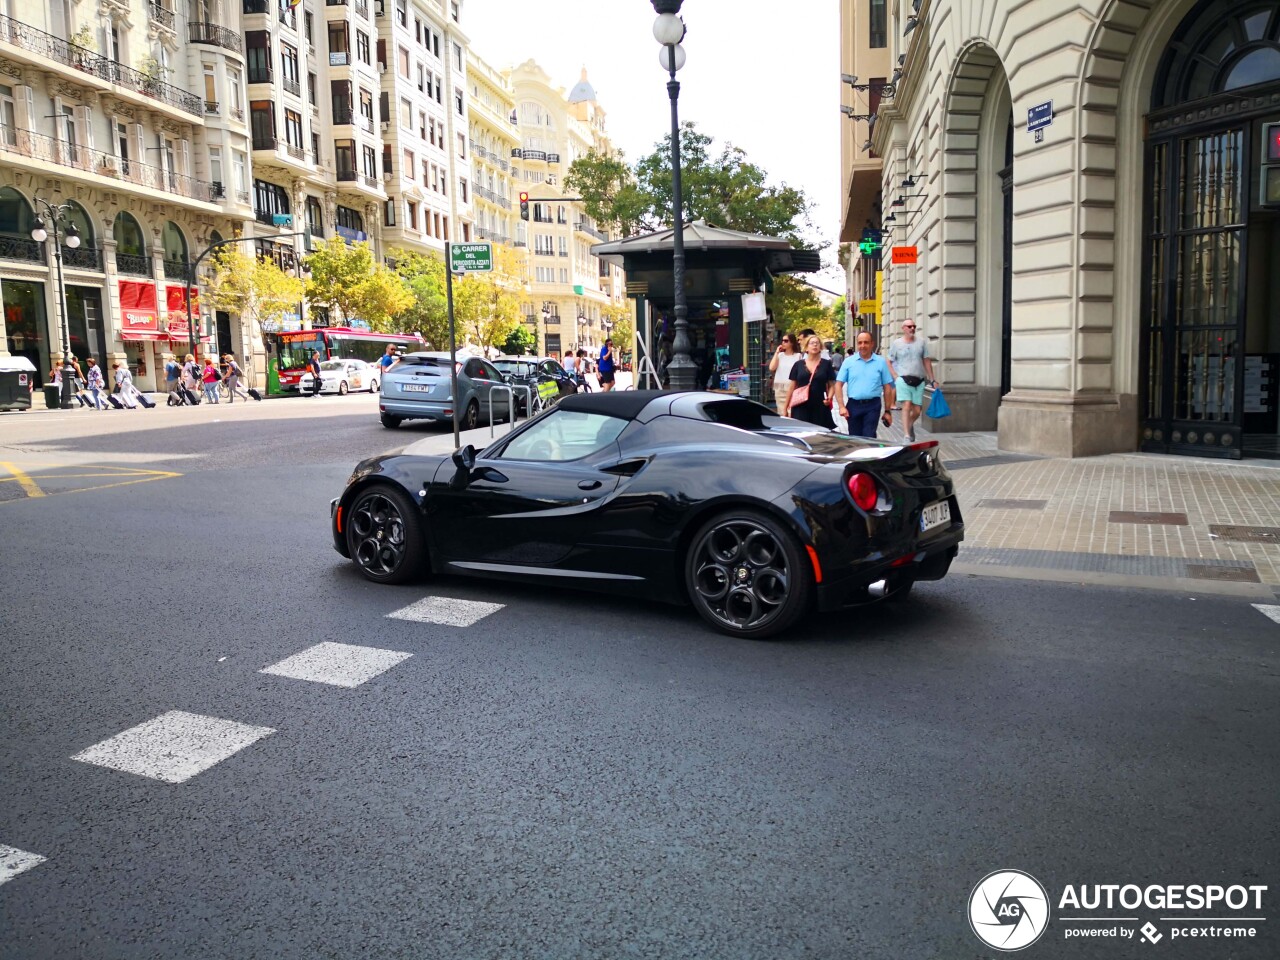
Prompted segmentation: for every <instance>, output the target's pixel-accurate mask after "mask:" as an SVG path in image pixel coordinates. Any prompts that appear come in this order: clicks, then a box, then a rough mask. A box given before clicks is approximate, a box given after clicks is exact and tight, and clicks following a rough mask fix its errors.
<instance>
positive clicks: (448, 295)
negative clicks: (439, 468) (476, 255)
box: [444, 241, 462, 450]
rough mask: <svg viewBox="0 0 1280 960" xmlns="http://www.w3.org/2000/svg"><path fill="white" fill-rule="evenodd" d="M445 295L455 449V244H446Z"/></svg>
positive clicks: (456, 445)
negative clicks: (447, 309)
mask: <svg viewBox="0 0 1280 960" xmlns="http://www.w3.org/2000/svg"><path fill="white" fill-rule="evenodd" d="M444 295H445V302H446V304H447V305H448V308H449V391H450V393H451V394H452V395H453V449H454V450H461V449H462V433H461V431H460V430H459V429H458V331H457V328H456V327H455V326H454V322H453V244H452V243H449V242H448V241H445V245H444Z"/></svg>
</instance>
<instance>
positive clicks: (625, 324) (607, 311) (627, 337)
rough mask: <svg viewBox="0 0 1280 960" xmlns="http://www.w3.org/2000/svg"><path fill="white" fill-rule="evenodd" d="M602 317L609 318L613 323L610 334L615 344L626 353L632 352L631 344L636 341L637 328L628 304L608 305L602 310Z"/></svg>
mask: <svg viewBox="0 0 1280 960" xmlns="http://www.w3.org/2000/svg"><path fill="white" fill-rule="evenodd" d="M600 317H601V319H603V320H608V321H609V322H610V323H612V324H613V327H612V329H611V330H610V332H609V336H610V337H612V338H613V342H614V345H615V346H616V347H617V348H618V349H619V350H622V351H624V352H626V353H630V352H631V345H632V344H633V343H634V342H635V338H636V328H635V324H634V323H633V322H632V319H631V311H630V310H629V309H628V308H627V305H626V304H623V305H622V306H618V307H615V306H608V307H605V308H604V309H603V310H601V311H600Z"/></svg>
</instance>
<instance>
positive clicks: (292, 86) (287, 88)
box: [280, 77, 302, 97]
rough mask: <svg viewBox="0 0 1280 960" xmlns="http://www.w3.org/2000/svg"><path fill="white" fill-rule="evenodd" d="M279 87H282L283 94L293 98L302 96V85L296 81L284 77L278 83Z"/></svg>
mask: <svg viewBox="0 0 1280 960" xmlns="http://www.w3.org/2000/svg"><path fill="white" fill-rule="evenodd" d="M280 85H281V86H282V87H284V92H285V93H292V94H293V95H294V96H295V97H300V96H302V85H301V84H300V83H298V81H297V80H290V79H289V78H288V77H285V78H284V79H283V80H281V81H280Z"/></svg>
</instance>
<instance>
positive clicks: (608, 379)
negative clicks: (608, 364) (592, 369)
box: [600, 370, 613, 383]
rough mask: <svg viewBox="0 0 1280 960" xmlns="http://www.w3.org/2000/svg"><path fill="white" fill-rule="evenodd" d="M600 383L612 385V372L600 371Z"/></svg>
mask: <svg viewBox="0 0 1280 960" xmlns="http://www.w3.org/2000/svg"><path fill="white" fill-rule="evenodd" d="M600 382H601V383H613V371H612V370H601V371H600Z"/></svg>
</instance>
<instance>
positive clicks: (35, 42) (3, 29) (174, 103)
mask: <svg viewBox="0 0 1280 960" xmlns="http://www.w3.org/2000/svg"><path fill="white" fill-rule="evenodd" d="M0 41H3V42H6V43H10V44H12V45H13V46H15V47H21V48H22V49H23V50H25V51H27V52H28V53H35V54H38V55H40V56H42V57H48V58H49V59H50V60H56V61H57V62H58V63H62V64H65V65H66V66H68V67H74V68H75V69H77V70H80V71H82V72H83V73H87V74H89V75H90V76H94V77H97V78H98V79H100V80H105V81H106V82H108V83H112V84H115V85H116V86H118V87H124V88H125V89H127V90H132V91H134V92H135V93H141V94H142V95H144V96H147V97H151V98H152V99H153V100H159V101H160V102H161V103H166V104H168V105H169V106H171V107H176V108H177V109H179V110H182V111H184V112H186V113H189V114H191V115H193V116H196V117H198V116H200V115H201V114H202V113H203V112H204V101H203V100H202V99H201V98H200V97H197V96H196V95H195V94H194V93H188V92H187V91H186V90H183V89H181V88H180V87H175V86H174V85H173V84H171V83H165V82H164V81H163V80H159V79H157V78H155V77H152V76H148V75H147V74H145V73H142V72H141V71H139V70H134V69H133V68H132V67H126V66H125V65H124V64H123V63H117V62H116V61H115V60H108V59H107V58H106V57H103V56H99V55H98V54H96V53H93V52H92V51H90V50H86V49H85V48H84V47H81V46H78V45H76V44H74V43H69V42H67V41H66V40H63V39H61V38H60V37H55V36H53V35H52V34H49V33H45V32H44V31H43V30H37V29H36V28H35V27H32V26H28V25H27V24H25V23H22V22H21V21H19V20H14V19H13V18H12V17H0Z"/></svg>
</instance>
